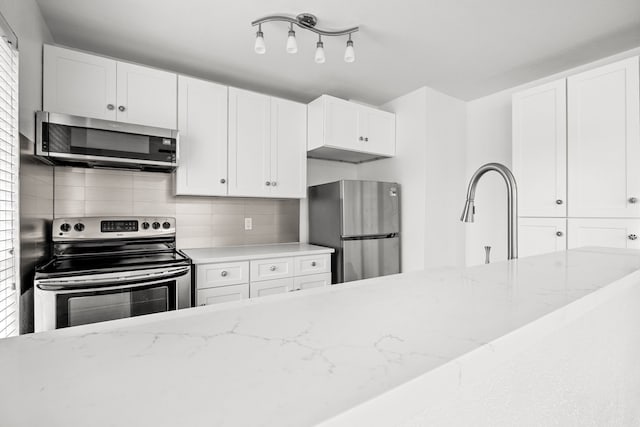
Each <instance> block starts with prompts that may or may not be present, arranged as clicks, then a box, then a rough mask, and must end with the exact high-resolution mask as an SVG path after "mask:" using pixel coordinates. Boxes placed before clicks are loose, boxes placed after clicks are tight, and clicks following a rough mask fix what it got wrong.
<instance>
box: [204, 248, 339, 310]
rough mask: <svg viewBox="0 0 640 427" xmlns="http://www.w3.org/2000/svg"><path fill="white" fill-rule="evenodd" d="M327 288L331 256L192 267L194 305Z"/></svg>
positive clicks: (322, 255) (321, 255) (208, 264)
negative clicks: (194, 281) (194, 285)
mask: <svg viewBox="0 0 640 427" xmlns="http://www.w3.org/2000/svg"><path fill="white" fill-rule="evenodd" d="M329 285H331V255H330V254H315V255H300V256H295V257H283V258H266V259H254V260H251V259H250V260H246V261H236V262H221V263H207V264H198V265H197V266H196V290H197V291H196V305H210V304H217V303H222V302H228V301H236V300H240V299H244V298H257V297H263V296H267V295H274V294H281V293H285V292H293V291H300V290H305V289H311V288H319V287H322V286H329Z"/></svg>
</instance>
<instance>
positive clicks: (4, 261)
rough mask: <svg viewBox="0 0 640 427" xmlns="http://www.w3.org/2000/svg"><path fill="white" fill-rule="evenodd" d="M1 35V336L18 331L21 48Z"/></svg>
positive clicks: (11, 35) (11, 37) (0, 33)
mask: <svg viewBox="0 0 640 427" xmlns="http://www.w3.org/2000/svg"><path fill="white" fill-rule="evenodd" d="M3 21H4V20H3ZM0 36H2V38H1V39H0V338H5V337H9V336H13V335H17V334H18V307H19V305H18V292H17V289H16V288H17V286H16V285H17V274H16V264H17V263H16V260H15V255H16V254H15V250H14V249H15V248H16V242H17V241H18V215H17V214H18V155H19V144H18V51H17V49H16V47H17V43H16V40H15V35H13V34H12V33H10V32H7V31H2V30H1V29H0Z"/></svg>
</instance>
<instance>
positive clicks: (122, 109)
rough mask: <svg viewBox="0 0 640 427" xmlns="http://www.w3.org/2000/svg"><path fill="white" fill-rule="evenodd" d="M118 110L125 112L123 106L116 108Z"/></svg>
mask: <svg viewBox="0 0 640 427" xmlns="http://www.w3.org/2000/svg"><path fill="white" fill-rule="evenodd" d="M118 110H120V111H124V110H126V108H125V107H124V105H121V106H119V107H118Z"/></svg>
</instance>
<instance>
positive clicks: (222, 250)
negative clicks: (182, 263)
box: [182, 243, 334, 264]
mask: <svg viewBox="0 0 640 427" xmlns="http://www.w3.org/2000/svg"><path fill="white" fill-rule="evenodd" d="M333 251H334V250H333V248H326V247H324V246H316V245H310V244H308V243H279V244H272V245H255V246H253V245H251V246H221V247H217V248H202V249H183V250H182V252H184V253H185V254H187V256H188V257H189V258H191V259H192V261H193V263H194V264H207V263H212V262H231V261H245V260H249V259H264V258H282V257H291V256H305V255H317V254H329V253H332V252H333Z"/></svg>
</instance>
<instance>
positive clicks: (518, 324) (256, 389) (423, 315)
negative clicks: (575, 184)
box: [0, 248, 640, 427]
mask: <svg viewBox="0 0 640 427" xmlns="http://www.w3.org/2000/svg"><path fill="white" fill-rule="evenodd" d="M630 281H631V282H632V285H634V286H635V285H637V283H639V282H640V251H632V250H614V249H601V248H587V249H576V250H570V251H567V252H558V253H554V254H547V255H542V256H536V257H529V258H521V259H519V260H513V261H508V262H506V261H505V262H497V263H494V264H490V265H481V266H477V267H470V268H451V269H436V270H428V271H422V272H414V273H404V274H398V275H393V276H387V277H382V278H376V279H369V280H363V281H359V282H352V283H348V284H343V285H336V286H331V287H328V288H316V289H311V290H307V291H304V292H295V293H291V294H286V295H275V296H272V297H264V298H256V299H249V300H245V301H239V302H233V303H226V304H220V305H217V306H206V307H197V308H192V309H187V310H180V311H177V312H171V313H161V314H155V315H150V316H143V317H139V318H130V319H123V320H117V321H113V322H104V323H101V324H94V325H85V326H79V327H74V328H67V329H60V330H57V331H50V332H43V333H39V334H31V335H25V336H22V337H17V338H10V339H6V340H0V360H1V361H2V364H0V378H1V379H2V381H0V396H2V398H1V399H0V425H10V426H14V427H17V426H34V425H48V426H86V425H92V426H132V425H139V426H153V427H161V426H176V425H189V426H308V425H318V424H326V425H349V424H350V423H349V422H347V421H342V422H341V420H345V419H346V420H348V419H349V418H348V415H349V414H350V413H351V412H352V411H354V410H357V409H358V408H362V407H366V406H367V405H371V402H375V401H376V399H379V398H381V397H383V396H387V395H389V394H392V393H394V392H397V391H398V390H401V389H402V388H403V387H406V386H408V385H410V384H412V383H415V380H416V379H419V378H424V377H425V376H426V375H429V374H430V373H432V372H433V371H437V370H439V369H441V368H442V367H443V366H450V367H451V369H454V370H455V369H458V370H460V369H462V368H461V367H462V366H464V365H463V364H462V363H461V362H457V361H460V360H464V359H465V357H466V355H468V354H470V353H471V352H478V351H483V350H486V355H487V357H494V356H495V355H496V354H497V353H498V352H500V351H507V350H509V351H512V350H513V349H506V350H505V347H506V346H507V345H506V344H504V342H503V341H500V340H499V338H501V337H505V336H506V335H508V336H511V337H513V336H516V337H519V340H517V342H519V343H521V344H522V345H523V346H524V345H525V344H526V342H527V340H528V338H529V337H530V336H531V335H530V334H531V333H532V332H531V331H534V330H535V327H534V326H535V325H537V324H541V323H545V322H546V323H545V324H546V325H547V327H551V328H553V327H554V322H560V320H558V319H560V318H562V317H563V316H565V317H566V316H567V315H569V314H572V315H576V313H581V312H585V313H586V312H587V311H588V310H590V309H592V308H593V306H594V304H595V305H597V304H602V303H604V302H605V301H606V300H607V298H609V295H610V294H611V292H612V291H615V290H616V289H619V288H620V287H622V286H629V282H630ZM496 340H497V341H498V342H502V344H496ZM509 345H511V346H513V345H516V344H509ZM518 345H520V344H518ZM467 368H468V366H467ZM453 374H455V375H458V376H459V375H463V374H465V373H463V371H461V370H460V371H452V375H453ZM465 375H466V374H465ZM454 378H455V377H454ZM345 417H346V418H345ZM351 425H353V424H351Z"/></svg>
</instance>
